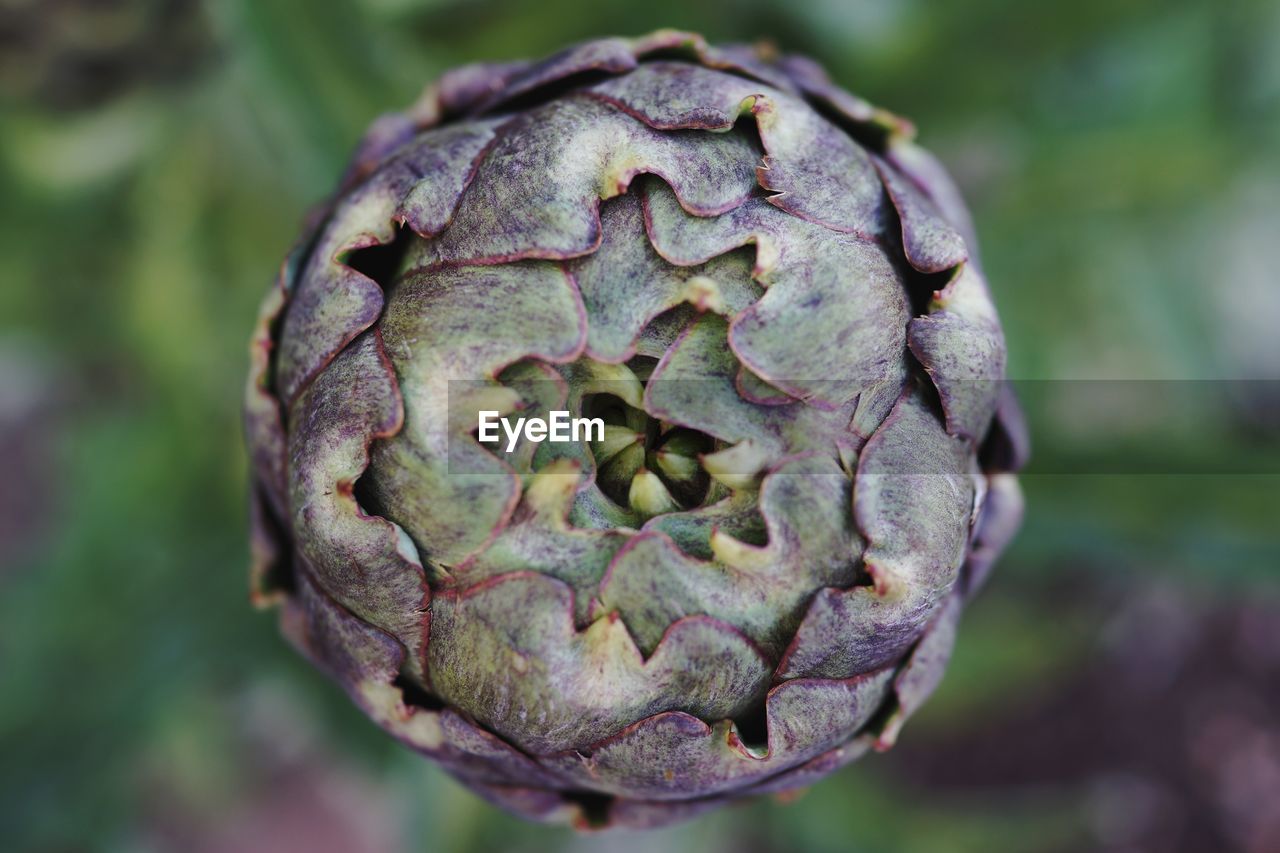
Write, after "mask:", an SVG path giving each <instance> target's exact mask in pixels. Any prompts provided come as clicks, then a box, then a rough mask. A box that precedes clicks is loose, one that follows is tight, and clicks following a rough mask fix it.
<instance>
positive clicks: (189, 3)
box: [0, 0, 1280, 853]
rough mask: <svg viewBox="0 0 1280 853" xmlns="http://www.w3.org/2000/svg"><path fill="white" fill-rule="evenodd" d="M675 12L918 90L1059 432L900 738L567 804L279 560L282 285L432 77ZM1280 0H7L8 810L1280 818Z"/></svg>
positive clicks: (448, 818) (356, 840)
mask: <svg viewBox="0 0 1280 853" xmlns="http://www.w3.org/2000/svg"><path fill="white" fill-rule="evenodd" d="M658 26H677V27H682V28H689V29H696V30H700V31H702V32H703V33H705V34H706V35H707V36H709V37H710V38H712V39H714V40H722V41H723V40H755V39H757V38H761V37H764V38H768V39H771V40H773V41H775V42H777V43H778V44H779V45H781V46H783V47H784V48H786V49H788V50H796V51H801V52H806V53H809V54H811V55H813V56H815V57H817V58H819V59H820V60H821V61H823V62H824V63H825V64H826V65H827V67H828V68H829V69H830V70H831V71H832V73H833V75H834V76H835V77H836V78H837V79H838V80H839V81H841V82H842V83H844V84H845V85H846V86H847V87H849V88H851V89H853V90H854V91H856V92H858V93H859V94H862V95H863V96H865V97H868V98H869V99H871V100H873V101H875V102H878V103H882V104H884V105H886V106H889V107H891V108H893V109H895V110H897V111H900V112H902V113H904V114H906V115H908V116H911V117H912V118H914V119H915V120H916V121H917V123H918V124H919V125H920V126H921V128H922V132H921V138H922V140H923V142H924V143H925V144H926V145H928V146H929V147H931V148H933V150H935V151H936V152H937V153H938V154H939V155H940V156H941V158H942V159H943V161H945V162H946V163H947V164H948V165H949V166H950V167H951V168H952V169H953V170H954V172H955V174H956V175H957V177H958V178H959V180H960V182H961V183H962V185H963V186H964V188H965V190H966V192H967V195H968V197H969V199H970V200H971V202H972V204H973V207H974V210H975V214H976V218H977V221H978V226H979V233H980V234H981V235H982V237H983V246H982V248H983V255H984V262H985V266H986V269H987V271H988V273H989V278H990V279H991V282H992V286H993V287H994V289H995V291H996V295H997V298H998V302H999V305H1000V307H1001V310H1002V313H1003V317H1004V321H1005V325H1006V329H1007V331H1008V334H1009V340H1010V346H1011V351H1012V355H1011V373H1012V375H1013V376H1014V377H1016V378H1017V379H1019V380H1021V381H1020V390H1021V391H1022V394H1023V398H1024V400H1025V401H1026V404H1027V408H1028V412H1029V417H1030V420H1031V423H1032V426H1033V429H1034V436H1035V443H1036V451H1035V452H1036V457H1035V461H1034V462H1033V465H1032V468H1031V470H1030V471H1029V472H1028V474H1027V476H1026V477H1025V479H1024V484H1025V489H1026V492H1027V497H1028V502H1029V512H1028V516H1027V521H1026V525H1025V527H1024V529H1023V532H1022V534H1021V536H1020V538H1019V539H1018V540H1017V542H1016V544H1015V545H1014V546H1013V548H1012V550H1011V551H1010V553H1009V554H1008V555H1007V556H1006V557H1005V559H1004V560H1003V562H1002V565H1001V568H1000V571H999V572H998V573H997V574H996V576H995V578H994V580H993V582H992V583H991V584H990V586H989V587H988V588H987V589H986V590H985V591H984V593H983V595H982V596H981V598H980V600H979V601H978V602H977V603H976V604H975V605H974V606H973V607H972V609H971V610H970V611H969V612H968V613H967V614H966V617H965V621H964V625H963V627H962V630H961V634H960V643H959V647H958V649H957V652H956V657H955V660H954V663H953V666H952V668H951V670H950V672H949V674H948V676H947V678H946V680H945V682H944V683H943V686H942V688H941V689H940V690H939V692H938V694H937V695H936V696H935V698H934V700H933V702H932V703H931V704H930V705H929V706H927V708H926V709H925V710H924V711H923V712H922V713H920V714H919V716H918V717H917V718H915V719H914V720H913V721H912V723H911V724H910V725H909V726H908V727H907V730H906V732H905V733H904V736H903V739H902V742H901V743H900V745H899V746H898V747H897V748H895V750H893V751H892V752H890V753H889V754H886V755H881V756H872V757H869V758H867V759H864V760H863V761H862V762H861V763H859V764H857V765H855V766H853V767H851V768H849V769H847V770H845V771H843V772H841V773H840V774H838V775H837V776H836V777H834V778H832V779H830V780H828V781H826V782H824V783H822V784H820V785H818V786H817V787H815V788H814V789H812V790H811V791H809V792H808V793H806V794H805V795H803V796H801V797H799V798H798V799H796V800H795V801H793V802H788V803H781V802H775V801H764V802H759V803H754V804H751V805H748V806H745V807H738V808H731V809H728V810H725V811H722V812H720V813H718V814H715V815H712V816H710V817H708V818H705V819H703V820H700V821H698V822H695V823H692V824H688V825H685V826H682V827H678V828H676V829H673V830H668V831H663V832H659V833H653V834H622V835H611V836H608V837H604V838H601V837H591V836H576V835H574V834H572V833H571V832H569V831H567V830H561V829H556V828H546V827H539V826H532V825H526V824H523V823H521V822H519V821H517V820H514V819H511V818H508V817H506V816H503V815H501V814H499V813H497V812H496V811H494V810H492V809H490V808H489V807H488V806H485V805H484V804H482V803H481V802H480V801H478V800H476V799H475V798H474V797H472V796H471V795H470V794H468V793H466V792H465V791H463V790H462V789H461V788H460V787H459V786H457V785H455V784H454V783H452V782H451V781H450V780H449V779H448V778H447V777H445V776H444V775H443V774H442V773H441V772H440V771H438V770H436V769H435V768H434V767H432V766H431V765H429V764H428V763H426V762H424V761H422V760H420V759H419V758H417V757H416V756H414V755H412V754H410V753H408V752H407V751H406V750H404V749H403V748H401V747H399V746H398V745H396V744H394V743H392V742H391V741H390V739H388V738H387V737H385V736H384V735H382V734H381V732H379V731H378V730H376V729H375V727H374V726H372V725H371V724H369V723H367V722H366V721H365V720H364V719H363V718H362V717H361V716H360V714H359V713H358V712H357V711H355V710H354V709H353V708H352V707H351V706H350V705H349V703H348V702H347V700H346V698H345V697H344V696H343V695H342V694H341V693H340V691H339V690H338V688H336V687H334V686H333V685H331V684H330V683H329V682H327V681H326V680H325V679H323V678H322V677H321V676H320V675H318V674H317V673H315V672H313V671H312V670H311V669H310V668H309V667H308V666H307V665H305V664H304V663H303V662H302V661H301V659H300V658H298V657H297V656H296V655H295V654H294V653H293V652H292V650H291V649H289V648H288V647H287V646H286V645H285V643H284V642H283V641H282V640H281V639H280V638H279V637H278V635H277V632H276V627H275V624H274V618H273V617H272V615H271V614H267V613H260V612H256V611H254V610H252V609H251V608H250V607H249V604H248V601H247V595H246V568H245V566H246V506H245V488H246V484H245V479H246V477H245V459H244V451H243V447H242V442H241V437H240V425H239V405H240V396H241V387H242V382H243V380H242V377H243V375H244V373H245V370H246V365H247V349H246V339H247V335H248V333H249V330H250V327H251V325H252V323H253V318H254V316H255V310H256V304H257V301H258V299H259V297H260V295H261V294H262V293H263V292H264V289H265V288H266V286H267V284H268V282H269V281H270V279H271V277H272V275H273V274H274V272H275V269H276V267H277V264H278V262H279V260H280V259H281V257H282V256H283V254H284V252H285V251H286V249H287V248H288V246H289V245H290V243H291V241H292V238H293V236H294V234H295V232H296V230H297V228H298V227H299V223H300V221H301V218H302V216H303V214H304V211H305V210H306V209H307V207H308V206H309V205H310V204H312V203H314V202H316V201H317V200H318V199H320V198H321V197H322V196H323V195H324V194H325V193H326V192H327V191H328V190H329V189H330V188H331V187H332V185H333V182H334V180H335V178H336V176H337V175H338V174H339V172H340V170H341V168H342V165H343V162H344V159H345V157H346V155H347V153H348V152H349V150H350V149H351V148H352V146H353V145H354V143H355V141H356V140H357V139H358V137H359V135H360V132H361V130H362V129H363V127H364V126H365V125H366V124H367V123H368V122H369V121H370V120H371V119H372V118H373V117H374V116H376V115H377V114H379V113H381V112H383V111H386V110H389V109H392V108H396V107H399V106H402V105H405V104H407V103H409V102H410V101H412V100H413V99H414V98H415V96H416V95H417V94H418V92H419V90H420V89H421V87H422V86H423V84H424V83H425V82H426V81H428V80H429V79H431V78H432V77H434V76H435V75H436V74H438V73H439V72H440V71H441V70H442V69H444V68H446V67H448V66H451V65H454V64H458V63H462V62H468V61H474V60H479V59H503V58H511V57H517V56H537V55H540V54H544V53H547V52H549V51H551V50H553V49H555V48H557V47H559V46H560V45H562V44H563V43H565V42H567V41H571V40H577V39H581V38H585V37H589V36H593V35H600V34H611V33H619V34H638V33H640V32H644V31H647V30H649V29H653V28H656V27H658ZM1277 152H1280V4H1276V3H1275V2H1272V1H1271V0H1227V2H1221V3H1209V2H1194V0H1051V2H1038V3H1027V2H1024V0H974V2H966V3H963V4H961V3H946V2H936V3H926V2H921V1H920V0H905V1H904V0H877V1H876V2H865V3H841V2H839V0H805V2H795V0H754V2H730V0H712V1H711V2H697V3H694V2H690V0H646V2H644V3H629V4H616V5H609V4H605V3H594V2H585V0H539V2H531V3H517V2H513V1H512V2H508V0H481V2H463V1H462V0H428V2H418V0H368V2H365V3H355V2H323V3H321V2H316V0H220V2H209V3H207V4H202V3H200V2H196V0H0V848H3V849H5V850H16V851H27V850H37V851H43V850H51V851H52V850H56V851H76V850H95V851H96V850H104V851H135V850H136V851H237V853H239V851H259V850H261V851H268V850H269V851H293V850H307V851H398V850H405V851H415V850H439V851H472V850H474V851H481V850H483V851H492V850H500V851H537V850H553V849H567V850H582V851H587V850H597V849H606V850H610V851H613V852H614V853H622V852H623V851H632V850H634V851H643V850H673V849H684V848H687V849H698V850H705V851H721V850H723V851H766V850H774V849H778V850H783V849H787V850H793V849H804V850H815V851H825V850H832V851H836V850H839V851H847V850H854V851H859V850H865V851H896V850H902V851H940V850H941V851H953V850H954V851H969V850H972V851H992V850H1016V851H1032V850H1048V851H1076V850H1107V851H1146V850H1151V851H1175V850H1186V851H1209V850H1244V851H1253V852H1254V853H1268V851H1275V850H1280V806H1278V805H1277V804H1278V803H1280V720H1278V719H1277V717H1278V716H1280V715H1278V714H1277V708H1280V583H1278V582H1277V576H1278V574H1277V573H1278V571H1280V570H1278V569H1277V567H1278V566H1280V535H1278V533H1277V529H1278V528H1280V519H1278V517H1277V516H1278V514H1280V461H1278V460H1280V451H1278V449H1277V441H1276V429H1277V421H1278V419H1280V415H1278V413H1280V393H1278V391H1277V389H1278V387H1280V386H1278V385H1277V383H1276V381H1275V380H1277V379H1278V378H1280V155H1277Z"/></svg>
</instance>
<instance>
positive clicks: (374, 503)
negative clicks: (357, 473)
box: [351, 448, 387, 518]
mask: <svg viewBox="0 0 1280 853" xmlns="http://www.w3.org/2000/svg"><path fill="white" fill-rule="evenodd" d="M370 452H372V448H370ZM351 496H352V497H354V498H355V499H356V506H358V507H359V508H360V510H361V511H362V512H363V513H364V514H365V515H378V516H382V517H383V518H386V516H387V514H386V512H385V511H384V508H383V506H382V501H381V500H379V499H378V493H377V491H376V490H375V489H374V487H373V477H372V476H371V475H370V472H369V470H368V469H366V470H365V472H364V474H363V475H361V477H360V479H358V480H356V482H355V485H354V486H352V487H351Z"/></svg>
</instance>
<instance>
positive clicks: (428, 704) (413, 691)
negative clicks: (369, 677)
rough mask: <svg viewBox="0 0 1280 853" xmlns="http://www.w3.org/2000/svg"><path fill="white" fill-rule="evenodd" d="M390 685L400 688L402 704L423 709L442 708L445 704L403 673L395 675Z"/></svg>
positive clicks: (437, 709) (433, 709)
mask: <svg viewBox="0 0 1280 853" xmlns="http://www.w3.org/2000/svg"><path fill="white" fill-rule="evenodd" d="M392 685H393V686H395V687H396V688H398V689H399V690H400V693H401V695H402V696H403V701H404V704H406V705H408V706H409V707H411V708H420V709H422V710H424V711H441V710H444V707H445V704H444V703H443V702H441V701H440V700H439V699H437V698H436V697H434V696H432V695H431V694H430V693H428V692H427V691H426V689H425V688H424V687H423V686H422V685H421V684H419V683H418V682H416V681H414V680H413V679H412V678H410V677H409V676H407V675H405V674H404V673H401V674H400V675H397V676H396V680H395V681H393V682H392Z"/></svg>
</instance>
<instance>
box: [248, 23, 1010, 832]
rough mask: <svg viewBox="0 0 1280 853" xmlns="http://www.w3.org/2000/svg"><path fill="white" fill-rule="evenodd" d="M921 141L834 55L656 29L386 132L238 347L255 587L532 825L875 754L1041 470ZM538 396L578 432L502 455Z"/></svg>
mask: <svg viewBox="0 0 1280 853" xmlns="http://www.w3.org/2000/svg"><path fill="white" fill-rule="evenodd" d="M912 135H913V130H912V127H911V125H910V124H909V123H908V122H906V121H905V120H903V119H901V118H898V117H896V116H894V115H893V114H891V113H889V112H886V111H884V110H882V109H879V108H875V107H873V106H871V105H870V104H868V103H867V102H865V101H863V100H861V99H859V98H857V97H855V96H853V95H850V94H849V93H847V92H845V91H843V90H841V89H839V88H837V87H836V86H834V85H833V84H832V83H831V82H830V80H829V79H828V77H827V76H826V75H825V73H824V72H823V71H822V70H821V69H820V68H819V67H818V66H817V65H816V64H814V63H813V62H812V61H809V60H807V59H804V58H800V57H793V56H779V55H778V54H776V53H775V52H774V51H772V50H769V49H765V48H746V47H724V48H720V47H714V46H710V45H708V44H707V43H706V42H705V41H704V40H703V39H702V38H701V37H699V36H697V35H694V34H689V33H681V32H673V31H660V32H657V33H654V34H651V35H648V36H645V37H641V38H637V39H621V38H612V39H604V40H599V41H593V42H590V43H586V44H581V45H578V46H576V47H572V48H569V49H567V50H565V51H563V52H561V53H559V54H557V55H555V56H552V57H551V58H549V59H546V60H543V61H540V62H532V63H527V62H517V63H510V64H500V65H473V66H467V67H463V68H459V69H457V70H454V71H451V72H449V73H447V74H446V75H444V77H443V78H442V79H441V80H440V81H439V82H438V83H437V84H435V85H434V86H432V87H429V88H428V89H427V91H426V93H425V94H424V96H423V97H422V98H421V99H420V101H419V102H418V103H416V104H415V105H413V106H412V107H411V108H410V109H409V110H407V111H406V112H404V113H403V114H393V115H389V116H385V117H383V118H381V119H379V120H378V121H377V122H376V123H375V124H374V125H373V127H372V128H371V129H370V131H369V132H368V134H367V135H366V137H365V139H364V140H363V141H362V143H361V144H360V146H359V147H358V150H357V153H356V154H355V156H354V160H353V163H352V165H351V166H350V168H349V170H348V172H347V174H346V176H345V178H344V179H343V180H342V181H341V184H340V187H339V189H338V190H337V192H336V193H335V194H334V195H333V196H332V198H331V199H330V200H329V201H328V202H327V203H326V204H324V205H323V206H322V208H321V209H320V210H319V211H317V213H316V214H315V215H314V216H313V217H312V219H311V222H310V224H309V227H308V229H307V233H306V235H305V236H304V238H303V239H302V240H301V242H300V243H299V244H298V246H297V248H296V249H295V250H294V251H293V252H292V253H291V254H290V256H289V257H288V259H287V260H286V262H285V264H284V265H283V268H282V270H281V272H280V275H279V278H278V280H277V282H276V285H275V286H274V288H272V289H271V291H270V293H269V295H268V297H267V299H266V302H265V304H264V306H263V309H262V312H261V315H260V318H259V322H258V325H257V330H256V333H255V335H254V337H253V340H252V344H251V354H252V369H251V375H250V380H249V384H248V395H247V409H246V422H247V430H248V438H249V445H250V450H251V457H252V464H253V483H254V487H253V507H254V521H255V524H254V531H255V532H254V537H253V567H252V584H253V590H254V597H255V600H257V601H258V602H260V603H269V604H279V605H280V607H281V622H282V626H283V629H284V632H285V634H286V635H287V636H288V637H289V638H290V639H291V640H292V641H293V642H294V643H295V644H296V645H297V646H298V647H299V648H300V649H301V650H302V652H303V653H305V654H306V655H307V656H308V657H309V658H310V659H311V660H312V661H314V662H315V663H316V664H317V665H318V666H320V667H321V668H323V669H324V670H326V671H327V672H328V673H330V674H331V675H332V676H333V677H334V678H336V679H337V680H338V681H339V682H340V683H341V684H342V685H343V687H344V688H345V689H346V690H347V692H348V693H349V694H350V695H351V696H352V698H353V699H354V700H355V702H356V703H358V704H359V706H360V707H361V708H362V709H363V710H364V711H365V712H366V713H367V714H368V715H369V716H370V717H372V718H373V719H374V720H375V721H376V722H377V723H378V724H379V725H380V726H382V727H383V728H384V729H386V730H387V731H388V732H390V733H391V734H392V735H393V736H394V737H396V738H398V739H399V740H401V741H403V742H404V743H405V744H407V745H409V746H410V747H412V748H413V749H415V750H417V751H418V752H421V753H422V754H424V755H427V756H429V757H430V758H432V759H434V760H435V761H437V762H438V763H439V764H441V765H442V766H443V767H445V768H446V769H447V770H448V771H449V772H450V773H452V774H453V775H454V776H456V777H457V778H458V779H459V780H461V781H462V782H463V783H464V784H466V785H467V786H469V787H470V788H472V789H473V790H475V791H476V792H477V793H479V794H480V795H481V796H483V797H485V798H486V799H488V800H490V801H491V802H494V803H497V804H499V805H501V806H502V807H504V808H507V809H509V810H511V811H514V812H516V813H518V814H521V815H524V816H526V817H530V818H535V819H540V820H569V821H571V822H573V823H575V824H576V825H578V826H591V827H596V826H606V825H621V826H637V827H640V826H655V825H660V824H664V823H668V822H671V821H674V820H679V819H683V818H686V817H689V816H691V815H694V814H698V813H700V812H702V811H704V810H706V809H710V808H714V807H715V806H717V805H719V804H722V803H724V802H727V801H729V800H731V799H734V798H738V797H742V796H745V795H753V794H760V793H766V792H782V791H787V790H791V789H795V788H799V787H803V786H806V785H809V784H810V783H812V782H813V781H814V780H816V779H818V778H819V777H821V776H823V775H825V774H827V773H830V772H831V771H832V770H834V769H835V768H837V767H840V766H842V765H844V764H846V763H847V762H849V761H851V760H853V759H854V758H856V757H858V756H859V755H861V754H862V753H864V752H865V751H867V750H868V749H870V748H877V749H880V748H885V747H887V746H888V745H890V744H891V743H892V742H893V741H894V739H895V738H896V737H897V735H898V732H899V730H900V728H901V726H902V723H903V721H904V719H905V718H906V717H907V715H908V714H910V713H911V712H912V711H913V710H914V709H915V708H917V707H918V706H919V705H920V703H921V702H922V701H923V700H924V698H925V697H926V696H927V694H928V693H929V692H930V691H931V690H932V689H933V688H934V687H935V685H936V684H937V682H938V680H939V679H940V677H941V673H942V670H943V668H944V667H945V665H946V661H947V658H948V656H949V653H950V649H951V646H952V642H953V639H954V635H955V630H956V622H957V619H958V616H959V613H960V611H961V608H962V606H963V604H964V602H965V601H966V600H967V599H968V598H969V597H970V596H971V595H972V594H973V592H974V590H975V589H976V588H977V587H978V585H979V584H980V583H981V582H982V580H983V578H984V576H985V575H986V573H987V571H988V569H989V567H990V565H991V563H992V561H993V559H994V558H995V557H996V555H997V553H998V552H999V551H1000V550H1001V549H1002V547H1003V546H1004V545H1005V544H1006V543H1007V541H1008V540H1009V539H1010V538H1011V536H1012V535H1013V532H1014V530H1015V529H1016V527H1017V526H1018V521H1019V516H1020V512H1021V497H1020V492H1019V490H1018V485H1017V482H1016V479H1015V477H1014V474H1013V473H1012V472H1014V471H1016V469H1017V468H1018V467H1019V465H1020V464H1021V461H1022V458H1023V456H1024V454H1025V439H1024V437H1023V433H1022V431H1021V429H1020V427H1019V423H1020V422H1019V417H1018V414H1017V409H1016V406H1015V404H1014V402H1013V401H1012V399H1011V397H1010V396H1009V395H1008V394H1007V393H1006V391H1005V389H1004V387H1003V383H1002V381H1001V380H1002V377H1003V375H1004V368H1005V347H1004V340H1003V336H1002V332H1001V329H1000V325H999V321H998V318H997V316H996V312H995V309H994V307H993V305H992V303H991V300H990V297H989V294H988V290H987V287H986V284H985V282H984V280H983V276H982V273H981V271H980V267H979V263H978V260H977V258H976V257H975V254H974V249H973V246H974V242H973V239H972V235H971V233H970V230H971V229H970V220H969V218H968V215H967V214H966V212H965V209H964V207H963V204H962V202H961V201H960V198H959V195H958V193H957V191H956V189H955V187H954V185H953V184H952V183H951V181H950V180H949V178H948V177H947V175H946V174H945V173H944V171H943V170H942V168H941V167H940V166H939V165H938V163H937V162H936V161H935V160H934V159H933V158H932V157H931V156H930V155H929V154H927V153H926V152H925V151H923V150H922V149H921V148H919V147H917V146H916V145H915V144H913V142H912V141H911V139H912ZM556 411H559V412H562V413H564V412H568V413H569V414H571V415H573V416H574V417H579V416H580V417H582V418H584V419H585V420H586V421H587V422H589V423H592V424H594V425H595V427H596V428H595V429H594V430H591V429H589V430H588V432H589V433H592V434H591V435H590V440H586V439H585V438H582V437H580V440H578V441H559V442H556V441H539V440H537V439H538V436H535V435H534V434H533V433H532V432H529V431H526V432H525V433H523V434H521V435H518V436H515V437H513V439H512V441H510V442H509V441H507V440H505V436H504V437H503V438H502V439H500V440H498V441H496V442H495V441H493V440H491V439H492V436H488V437H487V439H486V440H481V431H480V430H479V429H478V418H477V413H484V412H489V413H490V414H498V415H501V416H502V417H507V416H511V417H512V418H514V417H517V416H519V417H527V418H532V417H533V416H535V415H537V414H541V415H546V414H547V413H554V412H556ZM597 421H598V422H599V423H595V422H597Z"/></svg>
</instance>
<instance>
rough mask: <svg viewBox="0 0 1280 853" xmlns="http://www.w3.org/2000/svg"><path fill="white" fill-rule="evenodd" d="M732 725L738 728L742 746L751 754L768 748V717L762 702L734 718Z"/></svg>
mask: <svg viewBox="0 0 1280 853" xmlns="http://www.w3.org/2000/svg"><path fill="white" fill-rule="evenodd" d="M733 724H734V725H735V726H737V727H738V737H739V738H740V739H741V740H742V744H743V746H745V747H747V748H748V749H750V750H751V751H752V752H764V751H765V750H766V749H768V748H769V716H768V711H767V708H766V706H765V703H764V702H761V703H760V704H758V705H756V706H755V707H754V708H752V709H751V710H750V711H748V712H747V713H745V714H743V715H742V716H740V717H735V718H734V720H733Z"/></svg>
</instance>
